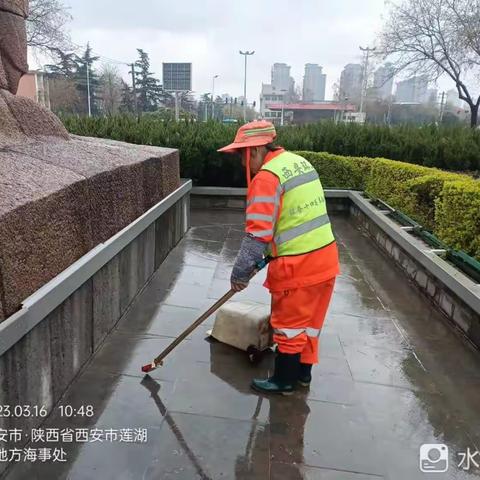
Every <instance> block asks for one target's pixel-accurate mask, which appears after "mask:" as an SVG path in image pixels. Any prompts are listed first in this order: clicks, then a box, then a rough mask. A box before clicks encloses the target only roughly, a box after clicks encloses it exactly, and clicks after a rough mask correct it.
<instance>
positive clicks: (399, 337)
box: [8, 211, 480, 480]
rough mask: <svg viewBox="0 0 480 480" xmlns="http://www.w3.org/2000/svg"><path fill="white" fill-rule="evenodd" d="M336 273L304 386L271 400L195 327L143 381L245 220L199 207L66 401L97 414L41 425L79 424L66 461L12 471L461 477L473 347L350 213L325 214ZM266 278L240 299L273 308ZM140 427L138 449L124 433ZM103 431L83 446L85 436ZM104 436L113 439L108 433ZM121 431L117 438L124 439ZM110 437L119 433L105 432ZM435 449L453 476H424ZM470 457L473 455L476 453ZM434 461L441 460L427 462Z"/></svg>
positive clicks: (226, 268)
mask: <svg viewBox="0 0 480 480" xmlns="http://www.w3.org/2000/svg"><path fill="white" fill-rule="evenodd" d="M333 220H334V228H335V233H336V236H337V239H338V242H339V248H340V253H341V262H342V274H341V276H340V277H339V278H338V280H337V283H336V290H335V295H334V298H333V301H332V304H331V308H330V311H329V314H328V317H327V321H326V324H325V328H324V331H323V332H322V336H321V361H320V364H319V365H318V366H317V367H315V368H314V379H313V382H312V385H311V387H310V389H309V390H302V391H298V392H296V393H295V395H293V396H292V397H273V398H267V397H262V396H258V395H257V394H256V393H254V392H253V391H251V390H250V389H249V382H250V380H251V378H252V377H255V376H264V375H267V374H268V373H269V371H271V368H272V356H267V357H266V358H264V360H263V361H262V363H261V364H260V365H258V366H251V365H250V364H249V363H248V361H247V358H246V355H245V353H244V352H240V351H237V350H235V349H233V348H231V347H228V346H226V345H222V344H220V343H215V342H210V341H207V340H206V339H205V332H206V330H207V329H208V328H209V327H211V325H212V322H213V318H210V319H208V320H207V322H206V323H205V324H204V325H202V326H201V327H199V328H198V329H197V330H196V331H194V332H193V333H192V334H191V335H190V336H189V338H188V339H187V340H186V341H185V342H184V343H182V344H181V345H180V346H179V347H178V348H177V349H176V350H175V351H173V352H172V353H171V355H170V356H169V357H168V358H167V359H166V361H165V365H164V366H163V367H161V368H159V369H157V370H155V371H154V372H152V375H151V377H143V376H142V374H141V372H140V367H141V365H143V364H145V363H147V362H148V361H150V360H151V359H152V358H153V357H154V356H156V354H158V353H159V352H160V351H161V350H162V349H163V348H164V347H166V346H167V345H168V344H169V343H170V342H171V341H172V338H173V337H175V336H176V335H178V334H179V333H180V332H181V331H182V330H183V329H184V328H186V327H187V326H188V325H189V324H190V323H191V322H192V321H193V320H194V319H195V318H196V317H197V316H198V315H199V314H200V313H202V311H203V310H206V308H207V307H209V306H210V305H211V304H212V303H213V302H214V300H215V299H217V298H219V297H220V296H221V295H222V294H223V293H225V291H227V290H228V288H229V282H228V279H229V276H230V271H231V267H232V265H233V262H234V260H235V255H236V251H237V249H238V247H239V244H240V240H241V238H242V231H243V229H242V228H243V227H242V222H243V215H242V214H241V213H237V212H224V213H221V212H207V211H194V212H193V215H192V222H193V226H192V229H191V230H190V231H189V233H188V235H187V237H186V238H185V239H184V240H183V241H182V242H181V243H180V244H179V245H178V247H177V248H176V249H175V250H174V251H173V252H172V253H171V254H170V255H169V257H168V258H167V260H166V261H165V263H164V264H163V265H162V267H161V268H160V270H159V271H158V272H157V273H156V275H155V276H154V278H153V280H152V282H151V283H150V284H149V286H148V287H147V288H146V289H145V290H144V292H143V293H142V295H141V296H140V298H138V300H137V301H136V302H135V304H134V305H133V306H132V308H131V309H130V310H129V312H128V313H127V315H126V316H125V317H124V318H123V319H122V320H121V321H120V323H119V324H118V326H117V328H116V330H115V331H114V332H113V333H112V334H111V335H110V337H108V339H107V341H106V342H105V343H104V345H103V346H102V347H101V349H100V350H99V352H98V353H97V355H96V356H95V358H94V359H93V361H92V362H91V363H90V364H89V365H88V367H87V368H86V369H85V371H84V372H83V373H82V375H81V376H80V377H79V378H78V379H77V380H76V381H75V382H74V384H73V385H72V386H71V388H70V389H69V391H68V392H67V394H66V396H65V398H64V399H63V400H62V402H61V403H62V404H63V405H72V406H74V407H77V408H78V407H80V406H81V405H93V406H94V415H93V417H91V418H89V417H85V416H81V415H77V416H73V417H72V418H65V416H63V417H62V415H61V411H60V409H59V408H57V409H56V410H55V412H54V414H53V415H52V416H51V417H50V418H49V419H48V421H47V424H46V425H45V428H56V429H66V428H71V429H74V430H75V431H76V429H82V428H84V429H88V430H89V435H90V438H89V441H80V442H75V441H73V442H71V443H70V442H67V443H62V444H61V445H60V444H55V443H52V442H50V443H48V444H39V443H37V444H36V447H37V448H39V447H40V446H48V447H51V448H53V447H55V446H57V447H58V446H61V447H63V448H64V449H65V451H66V452H67V462H66V463H58V462H57V463H52V462H45V463H41V462H36V463H22V464H18V465H16V466H15V468H12V469H11V470H10V472H9V474H8V478H9V479H29V480H30V479H32V480H33V479H60V478H69V479H75V480H76V479H82V480H84V479H92V480H93V479H102V480H106V479H112V480H113V479H115V480H122V479H181V480H184V479H185V480H186V479H219V478H222V479H262V480H264V479H269V478H271V479H275V480H276V479H279V480H282V479H288V480H294V479H310V480H313V479H329V480H333V479H335V480H367V479H379V478H384V479H394V480H397V479H398V480H407V479H408V480H410V479H428V478H434V479H440V478H447V479H464V478H474V477H476V476H479V475H480V469H477V468H476V467H475V465H473V464H472V465H471V466H470V467H471V468H470V470H469V471H464V470H462V468H461V467H458V466H457V465H458V464H459V463H460V461H461V459H462V457H461V456H459V454H460V453H462V452H467V449H470V451H472V452H474V451H476V450H477V449H480V416H479V415H478V411H479V405H480V356H479V354H478V352H476V351H474V350H473V349H472V348H471V347H470V346H469V345H467V344H466V343H465V341H464V340H463V339H462V338H460V337H458V336H457V334H456V333H454V331H453V329H452V328H451V327H450V326H449V325H448V324H447V322H446V321H445V320H444V319H443V318H442V317H441V316H440V315H439V314H437V313H436V312H435V311H434V310H433V309H432V308H431V307H430V306H429V304H428V303H427V301H426V300H424V299H423V298H422V297H421V296H420V295H419V294H418V293H417V292H416V290H415V289H414V288H412V287H411V286H410V285H409V284H408V282H407V281H406V280H405V278H404V277H403V276H402V274H401V273H400V272H398V271H397V270H396V269H395V267H394V266H393V265H392V264H391V263H389V261H388V260H386V259H385V258H383V257H382V256H381V255H380V254H379V253H378V252H377V251H376V250H375V248H374V247H373V245H372V243H371V242H370V241H369V240H368V239H367V238H366V237H364V236H363V235H362V234H361V233H360V232H358V231H357V230H355V228H353V226H352V225H351V224H350V223H349V220H348V218H347V217H334V219H333ZM263 278H264V273H261V274H259V275H258V276H257V277H256V278H255V279H254V281H253V282H252V284H251V285H250V287H249V288H248V289H247V290H246V291H244V292H242V293H241V294H239V295H238V296H236V297H235V299H236V300H237V299H238V300H239V299H242V298H243V299H249V300H253V301H257V302H262V303H269V295H268V292H267V291H266V290H265V289H264V288H263V287H262V285H261V284H262V281H263ZM137 428H140V429H143V428H147V429H148V439H147V442H146V443H144V442H142V441H140V439H137V440H138V441H135V439H136V437H134V438H133V441H132V438H130V439H129V438H128V436H127V434H125V435H123V437H122V438H123V440H122V441H120V440H121V438H120V437H121V435H120V429H132V431H134V432H135V430H134V429H137ZM94 429H96V430H97V432H103V438H102V441H100V440H98V441H95V442H92V441H91V440H92V437H91V435H92V430H94ZM109 429H114V430H118V435H119V437H118V438H117V439H116V440H112V437H111V436H110V437H109V440H107V431H110V430H109ZM124 433H125V432H124ZM112 435H113V434H112ZM425 443H428V444H435V443H441V444H445V445H446V446H447V447H448V448H449V456H448V460H449V470H448V472H447V473H436V474H433V473H421V472H420V469H419V447H420V445H422V444H425ZM477 460H478V458H477ZM433 465H434V466H436V465H437V464H433Z"/></svg>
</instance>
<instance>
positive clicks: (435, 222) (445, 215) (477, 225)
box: [296, 151, 480, 259]
mask: <svg viewBox="0 0 480 480" xmlns="http://www.w3.org/2000/svg"><path fill="white" fill-rule="evenodd" d="M296 153H298V154H300V155H302V156H304V157H305V158H307V159H308V160H309V161H310V162H311V163H312V165H314V167H315V168H316V169H317V171H318V172H319V174H320V178H321V180H322V184H323V185H324V186H325V187H326V188H329V187H330V188H331V187H336V188H347V189H355V190H364V191H366V192H367V193H368V194H370V195H372V196H374V197H377V198H380V199H382V200H384V201H385V202H387V203H388V204H389V205H391V206H392V207H394V208H396V209H398V210H400V211H402V212H403V213H406V214H407V215H408V216H410V217H411V218H413V219H414V220H416V221H417V222H418V223H420V224H421V225H423V226H424V227H425V228H427V229H428V230H430V231H432V232H433V233H434V234H435V235H437V236H438V237H439V238H440V239H441V240H443V241H444V242H445V243H446V244H447V245H450V246H452V247H454V248H456V249H458V250H464V251H465V252H467V253H468V254H469V255H472V256H474V257H476V258H478V259H480V181H476V180H474V179H472V178H471V177H468V176H467V175H461V174H456V173H449V172H444V171H442V170H438V169H435V168H427V167H421V166H418V165H411V164H408V163H404V162H397V161H393V160H386V159H383V158H376V159H372V158H364V157H363V158H362V157H341V156H338V155H331V154H328V153H316V152H304V151H300V152H296Z"/></svg>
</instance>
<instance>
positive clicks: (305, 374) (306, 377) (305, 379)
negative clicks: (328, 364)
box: [297, 363, 312, 387]
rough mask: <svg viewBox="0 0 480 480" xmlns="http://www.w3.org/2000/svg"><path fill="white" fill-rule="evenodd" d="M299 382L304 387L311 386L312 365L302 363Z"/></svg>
mask: <svg viewBox="0 0 480 480" xmlns="http://www.w3.org/2000/svg"><path fill="white" fill-rule="evenodd" d="M297 381H298V383H299V384H300V385H301V386H302V387H308V386H310V382H311V381H312V365H311V364H310V363H300V368H299V373H298V380H297Z"/></svg>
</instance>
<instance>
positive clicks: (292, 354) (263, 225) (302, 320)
mask: <svg viewBox="0 0 480 480" xmlns="http://www.w3.org/2000/svg"><path fill="white" fill-rule="evenodd" d="M275 138H276V132H275V127H274V126H273V124H271V123H270V122H267V121H263V120H261V121H254V122H250V123H247V124H245V125H243V126H242V127H240V128H239V130H238V132H237V134H236V137H235V140H234V142H233V143H231V144H230V145H227V146H226V147H223V148H221V149H219V150H218V151H219V152H228V153H240V154H241V156H242V165H243V166H244V167H245V168H246V175H247V186H248V191H247V209H246V229H245V233H246V234H245V237H244V238H243V240H242V244H241V247H240V251H239V253H238V256H237V258H236V261H235V265H234V267H233V270H232V274H231V286H232V289H233V290H235V291H237V292H238V291H241V290H243V289H244V288H246V287H247V285H248V283H249V279H250V277H251V275H252V273H253V272H254V270H255V267H256V264H257V263H258V262H259V261H261V260H262V258H263V257H264V256H267V255H269V256H271V257H272V258H273V259H272V261H270V263H269V265H268V273H267V279H266V281H265V284H264V286H265V287H266V288H268V289H269V290H270V293H271V295H272V307H271V318H270V323H271V326H272V329H273V341H274V342H275V343H276V344H277V345H278V351H277V355H276V358H275V369H274V372H273V375H272V376H271V377H270V378H268V379H266V380H260V379H255V380H253V381H252V387H253V388H254V389H255V390H258V391H261V392H264V393H282V394H284V395H288V394H289V393H291V392H292V391H293V390H294V389H295V387H296V384H297V383H299V384H300V385H303V386H308V385H309V384H310V381H311V379H312V376H311V370H312V365H313V364H316V363H318V341H319V339H318V337H319V335H320V331H321V328H322V326H323V322H324V320H325V315H326V312H327V309H328V306H329V303H330V299H331V296H332V292H333V287H334V284H335V277H336V275H338V273H339V265H338V251H337V245H336V242H335V238H334V236H333V233H332V228H331V225H330V220H329V218H328V215H327V209H326V204H325V196H324V193H323V188H322V185H321V183H320V180H319V177H318V174H317V172H316V171H315V169H314V168H313V166H312V165H311V164H310V163H309V162H308V161H307V160H305V159H304V158H303V157H301V156H299V155H295V154H293V153H290V152H287V151H285V150H284V149H283V148H280V147H277V146H275V145H274V144H273V142H274V140H275ZM252 175H254V178H253V179H252V178H251V176H252Z"/></svg>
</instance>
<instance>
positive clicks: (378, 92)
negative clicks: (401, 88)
mask: <svg viewBox="0 0 480 480" xmlns="http://www.w3.org/2000/svg"><path fill="white" fill-rule="evenodd" d="M394 71H395V69H394V67H393V65H392V64H391V63H386V64H385V65H382V66H381V67H379V68H377V70H375V73H374V74H373V88H374V94H375V96H376V97H377V98H381V99H383V100H385V99H387V98H389V97H390V96H391V95H392V88H393V73H394Z"/></svg>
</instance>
